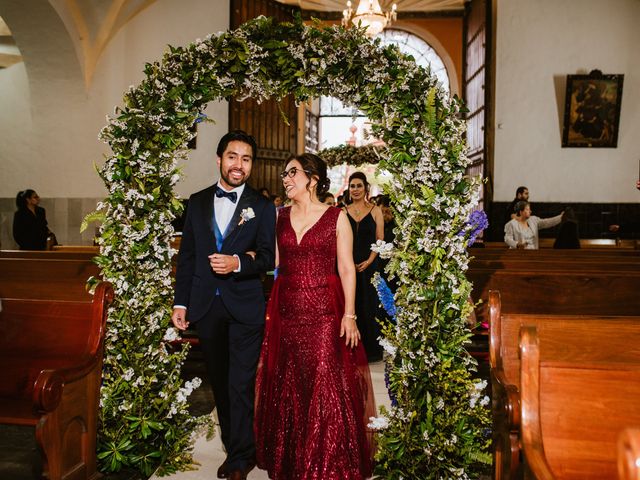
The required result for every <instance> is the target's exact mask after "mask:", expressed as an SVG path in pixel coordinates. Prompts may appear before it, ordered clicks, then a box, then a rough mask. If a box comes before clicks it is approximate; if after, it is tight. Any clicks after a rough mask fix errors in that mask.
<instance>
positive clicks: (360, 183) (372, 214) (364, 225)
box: [344, 172, 384, 362]
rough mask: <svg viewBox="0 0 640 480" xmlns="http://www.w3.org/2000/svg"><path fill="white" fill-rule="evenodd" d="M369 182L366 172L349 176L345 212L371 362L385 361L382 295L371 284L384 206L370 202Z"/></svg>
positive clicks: (364, 340)
mask: <svg viewBox="0 0 640 480" xmlns="http://www.w3.org/2000/svg"><path fill="white" fill-rule="evenodd" d="M368 196H369V182H368V181H367V177H366V175H365V174H364V173H362V172H354V173H352V174H351V176H350V177H349V191H348V198H347V206H346V207H345V208H344V211H345V212H346V214H347V217H348V218H349V223H350V224H351V229H352V231H353V261H354V262H355V264H356V315H357V316H358V329H359V330H360V332H361V333H362V343H364V348H365V350H366V351H367V357H368V358H369V361H370V362H376V361H378V360H381V359H382V347H381V346H380V344H379V343H378V337H379V336H380V325H379V324H378V322H377V321H376V316H378V317H380V318H382V316H381V315H380V308H379V304H380V301H379V300H378V294H377V292H376V289H375V287H374V286H373V285H372V284H371V279H372V278H373V274H374V273H375V272H379V271H380V265H379V259H378V254H377V253H376V252H373V251H372V250H371V244H372V243H376V241H377V240H383V239H384V220H383V218H382V211H381V210H380V207H377V206H376V205H374V204H372V203H371V202H369V199H368Z"/></svg>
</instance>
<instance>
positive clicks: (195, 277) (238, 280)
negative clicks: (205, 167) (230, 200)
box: [174, 185, 276, 324]
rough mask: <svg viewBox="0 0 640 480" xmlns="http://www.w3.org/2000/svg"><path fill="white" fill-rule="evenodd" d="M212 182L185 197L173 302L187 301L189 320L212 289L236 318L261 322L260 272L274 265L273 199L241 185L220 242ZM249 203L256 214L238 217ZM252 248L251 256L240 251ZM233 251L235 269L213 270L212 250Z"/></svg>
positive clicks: (207, 302) (206, 303)
mask: <svg viewBox="0 0 640 480" xmlns="http://www.w3.org/2000/svg"><path fill="white" fill-rule="evenodd" d="M215 191H216V185H212V186H211V187H209V188H206V189H204V190H202V191H200V192H198V193H194V194H193V195H191V197H190V198H189V206H188V207H187V215H186V220H185V225H184V229H183V232H182V241H181V243H180V252H179V254H178V267H177V270H176V288H175V296H174V304H175V305H185V306H186V307H187V319H188V320H189V322H190V323H195V322H197V321H198V320H200V319H201V318H202V317H203V316H204V315H205V314H206V313H207V312H208V311H209V308H210V307H211V303H212V302H213V300H214V298H215V295H216V291H217V292H219V294H220V296H221V298H222V301H223V303H224V305H225V307H226V308H227V310H229V313H231V315H232V316H233V317H234V319H235V320H236V321H237V322H240V323H245V324H261V323H264V314H265V299H264V292H263V289H262V282H261V281H260V274H261V273H265V272H268V271H269V270H273V268H274V265H275V225H276V212H275V207H274V205H273V203H272V202H270V201H269V200H268V199H266V198H265V197H263V196H262V195H260V194H259V193H258V192H256V191H255V190H254V189H252V188H251V187H249V185H245V188H244V190H243V192H242V195H241V196H240V198H239V199H238V205H237V206H236V210H235V212H234V214H233V217H232V218H231V221H230V222H229V228H227V230H226V232H225V236H224V241H223V244H222V248H221V249H220V251H219V252H218V248H217V246H216V237H215V226H214V225H215V224H214V222H215V218H214V217H215V211H214V208H213V199H214V196H215ZM248 208H252V209H253V211H254V213H255V217H254V218H252V219H250V220H246V221H244V222H241V216H240V214H241V212H242V211H243V210H244V209H248ZM247 251H254V252H256V257H255V259H254V258H252V257H251V255H247V254H246V253H245V252H247ZM216 252H217V253H222V254H226V255H233V254H236V255H238V257H239V259H240V265H241V269H240V272H238V273H230V274H228V275H218V274H216V273H214V272H213V270H212V269H211V266H210V265H209V259H208V258H207V257H208V256H209V255H211V254H212V253H216Z"/></svg>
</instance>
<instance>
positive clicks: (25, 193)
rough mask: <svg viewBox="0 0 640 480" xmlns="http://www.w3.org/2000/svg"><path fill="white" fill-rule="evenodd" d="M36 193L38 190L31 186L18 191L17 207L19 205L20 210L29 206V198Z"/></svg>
mask: <svg viewBox="0 0 640 480" xmlns="http://www.w3.org/2000/svg"><path fill="white" fill-rule="evenodd" d="M34 193H36V191H35V190H32V189H30V188H27V189H26V190H20V191H19V192H18V194H17V195H16V207H18V210H23V209H25V208H27V200H29V199H30V198H31V196H32V195H33V194H34Z"/></svg>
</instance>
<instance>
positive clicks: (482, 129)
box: [463, 0, 493, 207]
mask: <svg viewBox="0 0 640 480" xmlns="http://www.w3.org/2000/svg"><path fill="white" fill-rule="evenodd" d="M491 11H492V8H491V0H471V1H470V2H468V3H466V4H465V17H464V49H465V51H464V58H465V61H464V72H463V86H464V88H463V91H464V99H465V101H466V104H467V108H468V109H469V112H468V113H467V144H468V146H469V157H470V159H471V161H472V163H471V165H470V166H469V168H468V173H469V174H470V175H472V176H478V175H479V176H482V178H485V177H486V178H488V182H487V183H485V187H484V189H483V191H482V193H481V195H482V198H481V200H480V201H481V203H480V206H481V207H482V206H484V207H488V204H487V202H489V201H491V198H492V196H493V191H492V173H493V172H492V167H493V162H492V150H493V149H492V148H490V147H491V146H492V137H491V136H490V135H489V128H487V127H488V125H490V124H491V122H492V118H491V116H492V109H491V108H490V105H491V104H492V102H491V99H492V89H493V88H492V87H493V81H492V80H491V68H490V65H491V61H490V60H491V52H492V46H491V45H492V29H491Z"/></svg>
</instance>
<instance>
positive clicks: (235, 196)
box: [216, 187, 238, 203]
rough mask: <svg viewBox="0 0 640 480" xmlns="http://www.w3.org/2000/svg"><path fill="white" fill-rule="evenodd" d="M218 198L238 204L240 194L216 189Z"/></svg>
mask: <svg viewBox="0 0 640 480" xmlns="http://www.w3.org/2000/svg"><path fill="white" fill-rule="evenodd" d="M216 197H218V198H221V197H227V198H228V199H229V200H231V202H233V203H236V202H237V201H238V193H237V192H227V191H226V190H223V189H222V188H220V187H216Z"/></svg>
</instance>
